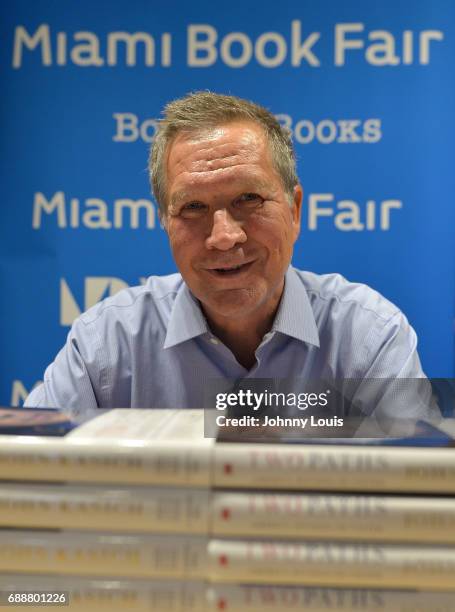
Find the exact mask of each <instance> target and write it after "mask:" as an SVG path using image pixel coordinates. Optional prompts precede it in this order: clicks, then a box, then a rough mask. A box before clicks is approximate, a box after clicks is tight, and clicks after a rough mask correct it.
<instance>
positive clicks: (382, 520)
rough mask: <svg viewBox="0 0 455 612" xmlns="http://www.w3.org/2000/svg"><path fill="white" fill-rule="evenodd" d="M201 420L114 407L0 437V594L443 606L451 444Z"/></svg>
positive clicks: (204, 605)
mask: <svg viewBox="0 0 455 612" xmlns="http://www.w3.org/2000/svg"><path fill="white" fill-rule="evenodd" d="M62 427H63V426H62ZM203 427H204V415H203V412H202V411H197V410H185V411H170V410H162V411H160V410H153V411H143V410H124V411H122V410H112V411H109V412H107V413H104V414H101V415H99V416H96V417H95V418H93V419H92V420H90V421H88V422H87V423H86V424H83V425H81V426H80V427H77V428H75V429H74V430H73V431H70V432H69V433H66V435H64V436H63V437H49V436H41V437H38V436H28V435H26V436H18V435H3V436H1V437H0V480H1V481H2V482H1V483H0V527H1V528H0V594H1V597H2V598H3V599H2V601H1V602H0V603H3V602H9V603H16V604H19V603H21V602H23V603H27V604H28V606H29V607H31V608H32V609H33V603H35V604H37V607H36V609H37V610H38V608H39V609H40V610H43V604H46V603H47V604H48V606H49V609H50V608H51V607H55V604H57V603H59V601H58V597H60V598H61V599H60V604H61V603H63V602H64V599H65V598H66V600H68V599H69V602H70V605H69V609H70V610H77V611H79V610H81V611H82V610H83V611H84V612H90V611H91V610H97V611H98V610H109V611H112V612H114V611H116V610H120V609H121V610H123V611H124V610H128V611H130V610H131V611H132V612H133V611H134V612H136V611H141V612H142V611H145V610H154V611H158V612H192V611H195V612H196V611H197V612H209V611H213V612H214V611H215V610H217V611H220V610H226V611H228V612H259V611H261V612H278V611H282V610H287V609H289V610H305V611H309V612H315V611H321V612H322V611H328V610H334V609H336V610H356V611H358V612H369V611H373V610H376V611H377V610H387V612H398V611H401V612H405V611H406V612H409V611H417V610H418V611H419V612H420V611H421V612H423V611H426V610H431V611H432V612H449V611H452V612H453V610H455V498H454V493H455V450H454V449H453V448H449V447H435V448H422V447H412V446H404V447H392V446H387V447H382V446H373V445H370V446H348V445H336V444H334V445H327V444H295V443H294V444H283V443H281V444H280V443H259V442H257V443H255V442H251V443H247V442H242V443H235V442H220V441H216V442H215V441H214V440H213V439H210V438H204V436H203ZM63 428H64V427H63ZM15 433H17V432H15ZM28 433H30V432H28ZM41 433H42V432H41ZM448 444H449V442H448ZM52 596H54V598H55V600H52ZM21 597H22V599H21ZM39 597H41V599H39ZM27 598H28V599H27ZM33 598H34V599H33ZM46 598H48V599H46ZM62 598H63V599H62ZM38 604H40V605H39V606H38ZM46 607H47V606H45V609H46Z"/></svg>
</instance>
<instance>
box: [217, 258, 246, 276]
mask: <svg viewBox="0 0 455 612" xmlns="http://www.w3.org/2000/svg"><path fill="white" fill-rule="evenodd" d="M252 264H253V262H252V261H249V262H247V263H244V264H239V265H237V266H220V267H219V268H210V269H209V272H210V273H211V274H213V275H215V276H218V277H225V276H239V275H240V274H243V273H244V272H246V271H247V270H248V269H249V268H250V267H251V265H252Z"/></svg>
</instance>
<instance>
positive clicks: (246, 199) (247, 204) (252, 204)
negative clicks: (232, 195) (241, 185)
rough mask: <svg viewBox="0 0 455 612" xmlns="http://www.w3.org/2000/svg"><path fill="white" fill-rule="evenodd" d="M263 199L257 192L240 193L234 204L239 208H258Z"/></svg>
mask: <svg viewBox="0 0 455 612" xmlns="http://www.w3.org/2000/svg"><path fill="white" fill-rule="evenodd" d="M263 202H264V199H263V198H262V197H261V196H260V195H259V194H257V193H242V195H241V196H240V197H238V198H237V199H236V200H235V202H234V204H235V205H237V206H238V207H239V208H243V209H249V208H258V207H259V206H262V204H263Z"/></svg>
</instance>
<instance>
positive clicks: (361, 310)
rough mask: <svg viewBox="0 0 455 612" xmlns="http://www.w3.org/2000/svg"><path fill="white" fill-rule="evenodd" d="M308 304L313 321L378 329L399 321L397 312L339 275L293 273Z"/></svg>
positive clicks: (374, 293)
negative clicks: (362, 323)
mask: <svg viewBox="0 0 455 612" xmlns="http://www.w3.org/2000/svg"><path fill="white" fill-rule="evenodd" d="M296 273H297V275H298V278H299V279H300V281H301V283H302V284H303V286H304V288H305V291H306V293H307V295H308V299H309V300H310V303H311V307H312V309H313V313H314V316H315V319H316V320H317V321H318V320H320V319H321V318H323V319H326V318H327V317H329V318H333V317H339V316H344V317H349V318H350V319H352V320H356V319H357V318H358V317H360V319H362V320H369V321H372V322H373V321H374V322H377V324H378V325H379V326H380V325H381V324H383V325H385V324H387V323H388V322H390V321H392V320H394V319H396V318H399V317H400V315H402V313H401V311H400V309H399V308H398V307H397V306H396V305H395V304H393V303H392V302H390V301H389V300H388V299H386V298H385V297H384V296H383V295H381V294H380V293H379V292H378V291H375V290H374V289H372V288H371V287H369V286H368V285H365V284H363V283H353V282H350V281H348V280H347V279H346V278H344V276H342V275H341V274H314V273H313V272H306V271H300V270H296Z"/></svg>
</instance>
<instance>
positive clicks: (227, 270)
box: [217, 264, 243, 272]
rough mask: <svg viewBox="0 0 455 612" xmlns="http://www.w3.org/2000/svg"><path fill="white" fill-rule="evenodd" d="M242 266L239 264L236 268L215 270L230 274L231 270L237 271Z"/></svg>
mask: <svg viewBox="0 0 455 612" xmlns="http://www.w3.org/2000/svg"><path fill="white" fill-rule="evenodd" d="M242 266H243V264H240V265H238V266H233V267H232V268H217V269H218V270H221V271H222V272H230V271H231V270H238V269H239V268H241V267H242Z"/></svg>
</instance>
